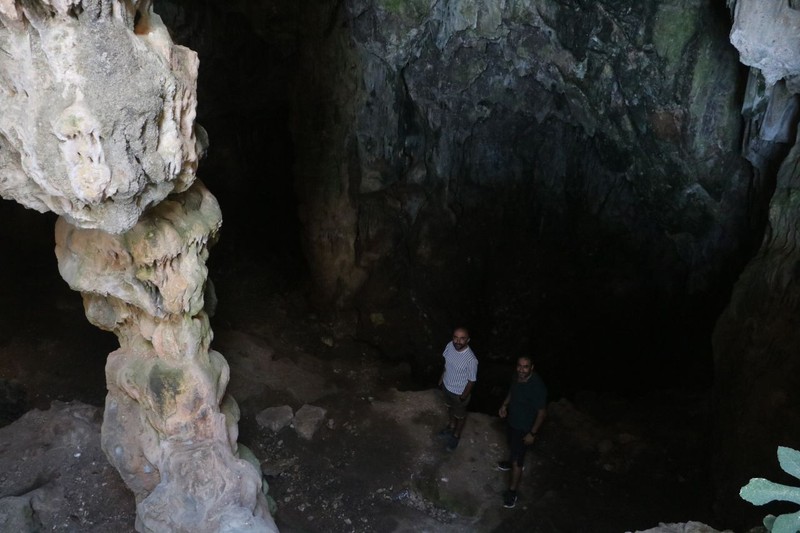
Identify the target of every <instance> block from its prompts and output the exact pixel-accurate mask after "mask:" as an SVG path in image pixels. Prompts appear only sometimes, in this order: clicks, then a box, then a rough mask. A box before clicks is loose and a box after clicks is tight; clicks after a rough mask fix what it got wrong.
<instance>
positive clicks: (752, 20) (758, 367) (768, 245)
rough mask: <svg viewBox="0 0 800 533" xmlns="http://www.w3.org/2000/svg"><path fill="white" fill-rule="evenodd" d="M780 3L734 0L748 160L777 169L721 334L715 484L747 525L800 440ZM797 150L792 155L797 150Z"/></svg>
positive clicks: (799, 311) (791, 110)
mask: <svg viewBox="0 0 800 533" xmlns="http://www.w3.org/2000/svg"><path fill="white" fill-rule="evenodd" d="M792 5H793V2H785V1H782V0H770V1H762V0H737V1H736V2H735V9H734V14H735V18H734V25H733V29H732V31H731V41H732V42H733V43H734V44H735V45H736V47H737V48H738V49H739V51H740V53H741V60H742V62H743V63H745V64H747V65H749V66H751V67H752V69H751V71H750V79H749V81H748V86H747V93H746V96H745V102H744V108H743V114H744V116H745V118H746V119H747V120H748V129H747V135H746V136H745V139H744V142H743V146H744V155H745V156H746V157H747V158H748V159H749V160H750V161H751V162H753V165H754V167H756V168H757V169H764V168H766V167H768V166H770V165H772V166H775V167H777V166H779V170H778V173H777V180H776V182H773V184H772V186H773V187H774V190H775V192H774V194H773V196H772V200H771V203H770V205H769V212H768V217H769V220H768V225H767V231H766V233H765V235H764V240H763V243H762V244H761V249H760V250H759V251H758V253H757V254H756V256H755V257H754V258H753V259H752V260H751V261H750V263H749V264H748V265H747V267H746V269H745V270H744V272H743V273H742V275H741V277H740V278H739V280H738V281H737V283H736V286H735V288H734V291H733V294H732V296H731V301H730V305H729V306H728V307H727V309H725V312H724V313H723V314H722V316H721V317H720V319H719V321H718V322H717V327H716V329H715V331H714V339H713V342H714V364H715V379H714V402H715V426H716V431H715V433H716V436H717V440H716V446H715V448H716V453H715V455H714V459H715V465H714V466H715V478H716V482H717V486H716V490H717V503H718V505H719V509H720V510H724V511H725V513H726V515H727V516H728V517H729V518H730V519H732V520H735V522H734V523H738V524H740V525H742V526H744V525H746V524H752V523H755V519H757V518H758V517H761V516H763V515H764V514H766V513H765V511H764V509H759V508H755V507H753V506H751V505H750V504H748V503H746V502H744V501H742V500H741V499H740V498H739V496H738V494H739V489H740V488H741V487H742V486H743V485H744V484H746V483H747V481H748V480H749V479H750V478H751V477H765V478H770V477H775V476H777V477H778V478H780V476H781V475H784V474H783V472H782V471H781V470H780V469H779V468H778V466H777V464H776V462H775V452H776V449H777V447H778V446H794V447H797V445H798V443H800V428H799V427H798V425H797V424H796V422H795V421H796V420H797V416H798V406H800V396H798V391H800V358H798V354H797V347H798V346H799V345H800V318H798V317H800V284H798V264H800V252H798V249H799V247H798V243H799V242H800V235H798V231H797V227H798V225H797V219H798V207H797V206H798V195H799V194H800V171H798V169H800V143H798V139H797V138H796V136H797V123H798V110H799V109H800V96H799V95H798V92H800V85H798V80H800V51H799V49H798V47H797V42H798V35H800V34H798V28H800V10H797V9H796V8H793V7H792ZM790 148H791V149H790Z"/></svg>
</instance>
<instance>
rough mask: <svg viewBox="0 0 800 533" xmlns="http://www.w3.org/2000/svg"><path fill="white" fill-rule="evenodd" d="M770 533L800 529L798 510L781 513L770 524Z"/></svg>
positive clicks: (782, 532)
mask: <svg viewBox="0 0 800 533" xmlns="http://www.w3.org/2000/svg"><path fill="white" fill-rule="evenodd" d="M771 531H772V533H797V532H798V531H800V511H798V512H796V513H791V514H782V515H780V516H779V517H778V518H776V519H775V523H774V524H772V530H771Z"/></svg>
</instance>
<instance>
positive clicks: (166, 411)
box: [0, 0, 276, 532]
mask: <svg viewBox="0 0 800 533" xmlns="http://www.w3.org/2000/svg"><path fill="white" fill-rule="evenodd" d="M197 68H198V60H197V56H196V54H195V53H194V52H192V51H191V50H189V49H187V48H184V47H181V46H175V45H174V44H173V43H172V41H171V39H170V37H169V34H168V32H167V29H166V27H165V26H164V25H163V24H162V22H161V19H160V18H159V17H158V15H156V14H155V13H154V12H153V11H152V9H151V4H150V2H149V1H147V0H145V1H118V0H102V1H94V0H87V1H80V0H67V1H53V2H50V1H47V0H42V1H33V2H28V1H25V2H22V1H20V2H15V1H11V0H0V97H1V98H2V100H1V101H2V114H0V195H2V196H3V197H4V198H8V199H13V200H16V201H17V202H20V203H22V204H23V205H25V206H27V207H31V208H34V209H37V210H40V211H46V210H50V211H53V212H55V213H57V214H59V215H61V217H60V218H59V221H58V223H57V227H56V255H57V257H58V261H59V271H60V273H61V275H62V277H63V278H64V279H65V280H66V281H67V283H69V285H70V287H72V288H73V289H75V290H78V291H80V292H81V293H82V294H83V296H84V304H85V310H86V315H87V317H88V318H89V320H90V321H91V322H92V323H93V324H95V325H97V326H98V327H100V328H102V329H105V330H108V331H112V332H114V333H115V334H116V335H117V337H118V339H119V341H120V348H119V349H118V350H116V351H115V352H113V353H112V354H111V355H110V356H109V359H108V362H107V365H106V379H107V386H108V395H107V397H106V408H105V413H104V420H103V425H102V447H103V450H104V451H105V453H106V454H107V456H108V458H109V460H110V461H111V463H112V464H113V465H114V466H115V467H116V468H117V470H118V471H119V472H120V474H121V475H122V478H123V480H124V481H125V483H126V485H127V486H128V487H130V488H131V489H132V490H133V492H134V495H135V498H136V511H137V516H136V528H137V530H139V531H147V532H163V531H193V532H217V531H237V532H245V531H253V532H263V531H275V529H276V528H275V524H274V522H273V520H272V518H271V516H270V515H269V512H268V508H267V500H266V497H265V494H264V491H263V490H262V479H261V473H260V469H259V465H258V462H257V461H256V460H255V459H254V456H253V454H252V453H249V451H248V450H247V449H246V448H244V447H240V446H239V445H238V444H237V438H238V426H237V423H238V421H239V416H240V413H239V408H238V405H237V404H236V402H235V401H234V400H233V398H232V397H229V396H226V395H225V388H226V386H227V384H228V380H229V370H228V365H227V363H226V362H225V360H224V358H223V357H222V355H220V354H219V353H218V352H215V351H213V350H210V349H209V344H210V342H211V338H212V333H211V329H210V326H209V322H208V316H207V315H206V313H205V311H204V305H205V299H204V292H205V290H206V277H207V269H206V267H205V261H206V259H207V257H208V246H209V244H210V242H212V241H213V239H214V238H215V236H216V234H217V231H218V230H219V227H220V224H221V221H222V219H221V213H220V210H219V206H218V204H217V201H216V199H215V198H214V197H213V196H212V195H211V194H210V193H209V192H208V190H207V189H206V188H205V187H204V186H202V184H200V183H199V182H196V183H194V178H195V170H196V166H197V160H198V152H199V151H201V150H202V149H204V146H201V145H200V143H198V142H197V140H196V138H195V124H194V117H195V107H196V96H195V92H196V81H197Z"/></svg>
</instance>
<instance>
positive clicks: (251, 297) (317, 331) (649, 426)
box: [0, 258, 725, 533]
mask: <svg viewBox="0 0 800 533" xmlns="http://www.w3.org/2000/svg"><path fill="white" fill-rule="evenodd" d="M34 259H35V258H34ZM29 264H37V263H35V262H34V263H29ZM45 264H47V263H45ZM54 265H55V260H54V259H52V260H51V263H49V266H47V267H42V268H44V269H45V270H47V269H51V270H49V271H48V272H43V273H42V274H41V275H40V276H38V277H37V278H33V281H25V280H26V279H30V278H26V277H25V276H24V275H23V272H21V271H15V270H14V269H6V270H5V271H4V272H5V274H4V275H5V276H6V278H5V279H4V281H5V283H2V284H0V287H2V290H3V291H4V292H3V293H0V296H2V298H3V301H4V302H5V305H6V309H7V311H6V312H5V313H4V314H3V317H2V320H1V321H0V379H2V380H3V381H4V383H5V385H6V387H5V390H6V401H5V402H4V406H5V407H4V409H5V410H4V413H6V417H7V418H8V419H11V418H16V417H17V416H19V414H21V412H22V411H24V410H29V409H33V408H39V409H47V408H48V407H49V406H50V403H51V402H52V401H53V400H62V401H70V400H79V401H81V402H85V403H87V404H91V405H94V406H97V407H100V406H102V399H103V396H104V387H103V368H102V367H103V361H104V358H105V354H106V353H108V352H109V351H110V350H111V349H113V347H114V339H113V337H111V338H109V337H108V335H107V334H105V333H102V332H98V331H96V330H95V329H94V328H93V327H92V326H89V325H88V324H87V323H86V322H85V319H84V318H83V315H82V309H81V303H80V298H79V297H78V296H77V295H75V294H72V293H71V292H70V291H69V290H68V289H67V288H66V287H65V286H64V285H63V282H61V281H60V280H58V278H57V277H53V270H52V269H54V268H55V266H54ZM273 270H274V272H284V274H282V275H281V274H274V273H272V272H270V271H269V270H267V271H265V270H264V268H263V265H260V264H257V263H255V262H254V263H250V264H248V263H247V262H246V261H244V262H241V263H237V264H236V265H234V266H231V265H225V264H224V263H222V264H219V265H217V266H216V267H215V281H216V286H217V293H218V294H219V296H220V302H219V307H218V310H217V314H216V316H215V317H214V319H213V320H212V325H213V326H214V330H215V333H216V338H215V343H214V347H215V348H217V349H218V350H220V351H221V352H222V353H223V354H224V355H225V356H226V358H227V359H228V360H229V362H230V365H231V369H232V381H231V384H230V388H229V390H230V391H231V392H232V393H233V395H234V397H236V398H237V400H238V401H239V404H240V406H241V409H242V419H241V422H240V442H242V443H244V444H246V445H247V446H249V447H250V448H251V449H252V450H253V452H254V453H255V454H256V456H257V457H258V458H259V459H260V460H261V462H262V470H263V472H264V475H265V478H266V480H267V481H268V482H269V485H270V495H271V496H272V497H273V498H274V500H275V501H276V503H277V506H278V512H277V515H276V520H277V522H278V524H279V526H280V528H281V530H282V531H284V532H309V533H316V532H319V533H326V532H339V531H341V532H411V531H415V532H417V531H431V532H433V531H436V532H440V531H441V532H449V531H452V532H455V531H502V532H506V531H512V532H513V531H526V532H593V533H598V532H600V533H602V532H621V531H635V530H642V529H648V528H651V527H654V526H656V525H658V524H659V522H685V521H688V520H699V521H703V522H706V523H709V524H711V525H714V526H715V527H717V528H719V529H722V528H723V527H724V526H725V524H717V523H716V521H715V520H714V518H713V516H712V515H711V512H710V501H709V497H710V494H711V490H710V487H709V483H708V476H707V468H706V463H707V459H708V449H707V442H708V436H709V435H708V433H707V432H708V427H707V421H708V408H707V407H708V405H707V398H706V397H705V395H703V394H696V393H695V394H688V393H685V392H675V391H653V392H652V393H650V394H648V395H644V396H639V397H637V398H625V399H621V398H612V397H609V396H603V395H598V394H594V393H592V392H585V393H581V394H578V395H576V396H574V397H572V398H553V399H552V400H553V403H552V404H551V406H550V417H549V419H548V421H547V425H546V426H545V430H543V432H542V437H541V439H540V442H538V443H537V445H536V449H535V450H534V451H533V453H532V454H531V455H530V457H529V460H528V463H527V469H526V473H525V475H524V479H523V483H522V487H521V490H520V501H519V503H518V505H517V508H515V509H513V510H509V509H503V508H502V506H501V495H502V492H503V490H504V489H505V486H506V483H507V477H506V476H507V474H505V473H503V472H499V471H496V470H495V469H494V466H495V462H496V461H497V460H499V459H502V458H504V454H505V447H504V444H503V427H502V423H501V421H500V420H499V419H498V418H497V417H494V416H492V415H491V414H487V413H474V414H473V415H471V417H470V420H469V422H468V426H467V430H466V432H465V436H464V438H463V439H462V443H461V444H460V445H459V448H458V449H457V450H456V451H455V452H452V453H449V452H446V451H445V450H444V443H443V442H441V441H440V440H439V439H438V438H437V437H436V432H437V431H438V430H439V429H440V428H441V427H442V425H443V423H444V420H445V419H444V411H443V408H442V406H441V404H440V402H439V399H438V397H437V396H436V393H435V391H433V390H431V389H430V388H428V387H426V386H425V384H415V383H413V382H412V380H411V375H410V369H409V368H408V366H407V365H405V364H403V363H396V362H381V361H380V360H379V358H378V357H377V352H376V349H375V348H374V347H371V346H369V345H367V344H364V343H360V342H358V341H357V340H355V339H353V338H352V337H349V336H348V335H347V334H343V333H342V332H343V331H345V330H346V329H347V328H343V327H342V326H341V324H337V323H332V322H331V323H327V322H325V321H324V320H321V319H320V318H319V317H318V316H316V315H315V314H314V313H313V312H311V311H310V310H309V308H308V306H307V305H306V301H305V298H304V296H303V294H304V293H303V287H302V284H301V283H299V282H298V279H297V278H295V277H293V276H292V275H291V274H286V272H288V270H287V269H281V268H275V269H273ZM9 309H13V312H10V311H9ZM387 327H391V324H387ZM444 342H446V339H443V341H442V345H444ZM438 356H439V354H438V353H432V354H431V357H433V358H435V357H438ZM304 404H311V405H315V406H319V407H322V408H324V409H326V411H327V413H326V418H325V421H324V423H323V424H322V426H321V427H320V429H319V430H318V431H317V433H316V434H315V435H314V437H313V439H311V440H305V439H303V438H301V437H299V436H298V435H297V433H296V432H295V431H294V429H293V428H291V427H286V428H284V429H282V430H281V431H279V432H278V433H272V432H271V431H269V430H267V429H264V428H262V427H260V426H259V425H258V423H257V422H256V415H257V414H258V413H259V412H261V411H262V410H263V409H265V408H266V407H270V406H277V405H289V406H290V407H292V409H293V410H295V411H296V410H297V409H299V408H300V407H301V406H302V405H304ZM76 409H79V408H78V407H76ZM57 410H58V409H57ZM53 414H55V413H53ZM37 416H39V415H37ZM97 416H99V415H97ZM97 416H96V415H92V414H91V413H89V414H86V415H85V416H84V418H85V419H86V421H93V422H92V423H93V424H94V425H93V426H85V424H89V422H86V421H84V422H82V424H84V425H83V426H81V427H82V428H83V429H81V430H80V431H78V430H77V429H70V430H66V429H65V430H64V432H66V433H68V434H70V435H84V437H82V438H86V439H87V440H86V441H85V443H84V444H81V446H83V448H82V450H81V451H80V453H81V455H80V456H79V457H76V456H75V453H78V452H77V451H75V449H73V448H70V447H69V446H62V447H61V451H60V452H59V453H60V455H59V454H53V453H51V452H48V453H44V452H41V453H37V452H33V451H31V450H28V451H24V450H26V449H27V448H29V446H26V443H24V442H20V439H22V438H23V436H24V435H34V434H37V433H36V432H35V431H33V433H28V431H29V430H26V431H25V432H23V431H21V430H18V429H13V428H19V427H21V426H7V427H6V428H4V430H3V432H2V435H0V440H2V441H3V442H0V456H2V457H3V458H4V459H3V460H6V461H10V462H7V463H5V464H19V463H20V460H23V459H20V457H19V454H23V455H24V454H25V453H27V454H28V455H27V456H26V457H38V459H36V460H35V461H32V463H31V464H34V463H37V464H38V463H41V464H46V465H47V467H46V468H44V469H40V470H37V472H39V474H37V475H36V476H34V478H33V480H34V481H31V478H30V477H29V476H28V477H26V476H25V475H22V474H20V476H19V479H23V480H27V481H24V482H23V483H22V485H19V484H17V485H16V486H14V485H13V484H12V483H11V482H10V481H9V480H8V478H7V477H6V478H3V479H2V480H0V490H2V491H3V492H2V494H0V497H4V496H9V495H14V496H16V497H19V496H24V495H25V494H28V493H31V491H35V490H40V491H44V492H40V493H39V494H47V490H49V491H51V493H53V492H52V491H56V492H58V493H59V494H62V495H67V497H61V498H60V499H53V498H50V499H48V498H46V497H45V498H44V500H43V499H42V497H40V498H39V500H37V501H40V502H41V501H45V500H47V501H50V502H51V505H50V508H48V509H49V510H48V511H47V512H45V513H42V514H41V516H40V517H39V518H40V520H41V521H42V526H43V529H46V530H49V531H62V532H64V531H70V532H71V531H75V532H78V531H97V532H100V531H110V530H114V531H126V530H130V531H133V502H132V498H130V495H129V493H127V491H125V490H124V487H122V485H121V483H120V481H119V478H118V477H116V476H115V473H114V472H113V471H112V470H110V469H109V468H107V465H106V463H104V458H103V456H102V453H101V452H100V450H99V447H98V446H96V444H97V440H98V439H99V435H98V434H96V433H92V431H90V430H89V429H87V428H88V427H94V428H97V429H96V431H99V419H98V418H97ZM93 417H94V418H93ZM73 418H74V417H73ZM39 419H42V417H41V416H39ZM84 426H85V427H84ZM9 428H12V429H13V430H12V431H8V429H9ZM31 431H32V430H31ZM64 432H62V433H64ZM38 434H39V435H41V434H43V433H42V432H39V433H38ZM58 434H59V433H58V432H53V433H52V434H51V436H52V439H56V438H57V436H58ZM86 435H89V436H86ZM25 438H28V437H25ZM76 438H77V437H76ZM30 440H31V443H28V444H31V445H32V443H33V441H34V440H36V439H34V438H33V436H31V437H30ZM39 441H41V439H39V440H38V441H37V442H39ZM82 442H83V441H82ZM38 445H42V446H44V447H46V448H47V447H48V445H47V443H42V442H39V444H37V446H38ZM9 454H11V455H9ZM14 454H18V455H17V457H16V459H15V458H14V457H15V456H14ZM27 460H28V459H24V461H27ZM79 461H80V462H79ZM45 489H46V490H45ZM41 505H43V504H41ZM41 508H42V509H44V508H45V507H41ZM35 509H36V507H35V506H34V510H35ZM0 516H2V512H0ZM122 524H128V526H123V525H122ZM126 527H129V529H126Z"/></svg>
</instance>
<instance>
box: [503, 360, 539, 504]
mask: <svg viewBox="0 0 800 533" xmlns="http://www.w3.org/2000/svg"><path fill="white" fill-rule="evenodd" d="M546 409H547V387H546V386H545V384H544V382H543V381H542V379H541V378H540V377H539V375H538V374H535V373H534V372H533V360H532V359H531V358H530V357H528V356H522V357H520V358H519V359H517V373H516V376H515V379H514V380H513V381H512V382H511V387H510V388H509V391H508V395H507V396H506V399H505V401H504V402H503V405H502V407H500V412H499V414H500V418H506V417H507V418H508V445H509V448H510V455H509V460H508V461H500V462H499V463H498V468H499V469H500V470H511V483H510V484H509V486H508V491H507V492H506V494H505V496H504V497H503V506H504V507H507V508H509V509H511V508H513V507H514V506H515V505H516V503H517V488H518V487H519V480H520V478H521V477H522V467H523V464H524V461H525V452H526V450H527V448H528V446H530V445H532V444H533V443H534V441H535V440H536V434H537V433H538V432H539V428H540V427H541V426H542V423H543V422H544V419H545V417H546V416H547V410H546Z"/></svg>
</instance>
